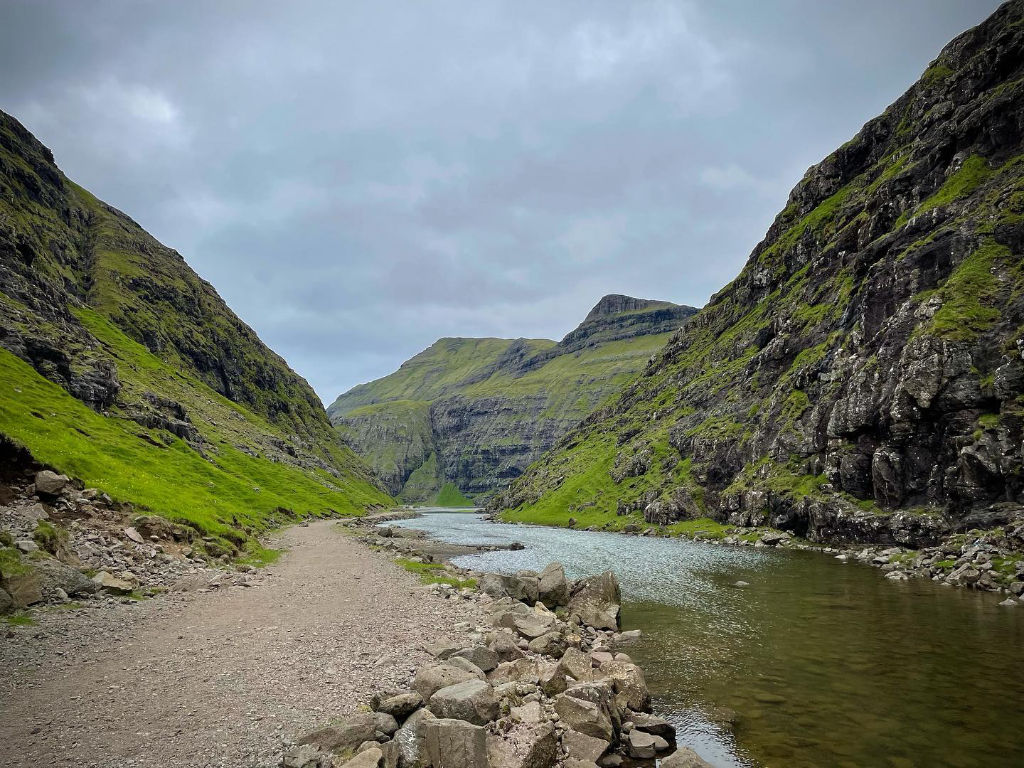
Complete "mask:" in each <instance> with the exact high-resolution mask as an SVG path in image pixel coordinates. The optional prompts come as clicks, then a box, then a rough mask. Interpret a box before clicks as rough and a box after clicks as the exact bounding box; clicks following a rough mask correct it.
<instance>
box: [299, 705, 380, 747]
mask: <svg viewBox="0 0 1024 768" xmlns="http://www.w3.org/2000/svg"><path fill="white" fill-rule="evenodd" d="M377 714H379V713H377V712H358V713H356V714H354V715H349V716H348V717H346V718H345V719H344V720H342V721H341V722H340V723H338V724H337V725H329V726H327V727H326V728H321V729H320V730H318V731H313V732H312V733H308V734H306V735H305V736H303V737H302V738H301V739H299V741H298V744H299V745H300V746H302V745H311V746H314V747H316V748H317V749H320V750H323V751H324V752H354V751H355V749H356V747H358V746H359V745H360V744H362V743H363V742H364V741H376V740H377V724H378V720H377V718H376V717H375V715H377Z"/></svg>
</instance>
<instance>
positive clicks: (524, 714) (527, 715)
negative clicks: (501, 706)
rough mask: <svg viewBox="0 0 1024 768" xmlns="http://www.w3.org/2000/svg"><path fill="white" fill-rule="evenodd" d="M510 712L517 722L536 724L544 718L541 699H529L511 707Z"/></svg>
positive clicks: (510, 715)
mask: <svg viewBox="0 0 1024 768" xmlns="http://www.w3.org/2000/svg"><path fill="white" fill-rule="evenodd" d="M508 714H509V717H511V718H512V719H513V720H515V721H516V722H517V723H527V724H535V723H539V722H541V721H542V720H543V719H544V712H543V710H542V709H541V708H540V702H539V701H527V702H525V703H524V704H521V705H520V706H518V707H511V708H510V710H509V713H508Z"/></svg>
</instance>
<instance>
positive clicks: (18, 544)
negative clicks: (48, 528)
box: [14, 539, 39, 555]
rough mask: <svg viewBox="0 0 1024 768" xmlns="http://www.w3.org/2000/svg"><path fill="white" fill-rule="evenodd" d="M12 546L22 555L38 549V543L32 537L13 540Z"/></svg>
mask: <svg viewBox="0 0 1024 768" xmlns="http://www.w3.org/2000/svg"><path fill="white" fill-rule="evenodd" d="M14 548H15V549H16V550H18V551H19V552H21V554H23V555H31V554H32V553H33V552H38V551H39V545H38V544H36V543H35V542H34V541H32V539H18V540H17V541H15V542H14Z"/></svg>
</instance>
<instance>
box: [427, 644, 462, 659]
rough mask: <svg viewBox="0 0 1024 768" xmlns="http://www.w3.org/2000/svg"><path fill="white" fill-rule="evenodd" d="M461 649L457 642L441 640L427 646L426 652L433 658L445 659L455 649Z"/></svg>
mask: <svg viewBox="0 0 1024 768" xmlns="http://www.w3.org/2000/svg"><path fill="white" fill-rule="evenodd" d="M461 649H462V646H461V645H459V644H458V643H449V642H447V641H441V642H439V643H434V644H432V645H429V646H427V653H429V654H430V655H431V656H434V657H435V658H438V659H441V661H447V659H448V658H449V657H450V656H451V655H452V654H454V653H455V652H456V651H459V650H461Z"/></svg>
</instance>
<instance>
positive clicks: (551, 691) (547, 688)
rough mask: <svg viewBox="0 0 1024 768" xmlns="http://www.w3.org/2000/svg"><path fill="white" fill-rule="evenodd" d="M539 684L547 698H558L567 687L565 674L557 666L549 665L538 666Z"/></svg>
mask: <svg viewBox="0 0 1024 768" xmlns="http://www.w3.org/2000/svg"><path fill="white" fill-rule="evenodd" d="M537 684H538V685H539V686H540V689H541V690H542V691H543V692H544V695H545V696H557V695H558V694H560V693H562V692H563V691H564V690H565V689H566V688H567V687H568V685H569V684H568V682H567V681H566V679H565V673H564V672H562V670H561V668H560V667H559V666H558V665H557V664H553V663H547V664H543V663H542V664H538V665H537Z"/></svg>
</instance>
